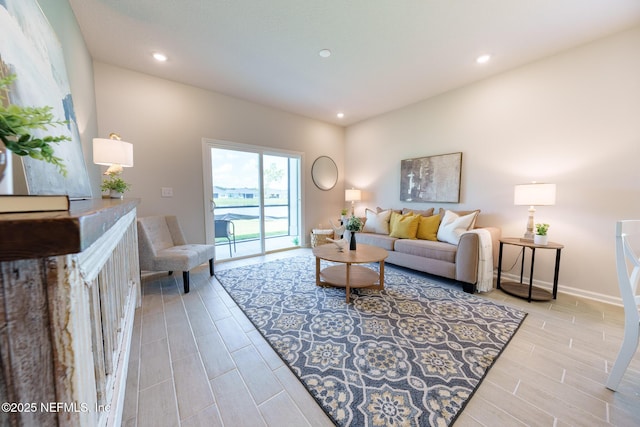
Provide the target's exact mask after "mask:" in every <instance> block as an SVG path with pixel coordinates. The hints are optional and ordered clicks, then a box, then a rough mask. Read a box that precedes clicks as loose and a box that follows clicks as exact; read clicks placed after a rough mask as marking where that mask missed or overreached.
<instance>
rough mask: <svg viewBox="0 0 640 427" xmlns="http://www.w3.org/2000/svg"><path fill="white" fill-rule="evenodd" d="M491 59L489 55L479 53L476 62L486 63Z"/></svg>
mask: <svg viewBox="0 0 640 427" xmlns="http://www.w3.org/2000/svg"><path fill="white" fill-rule="evenodd" d="M490 59H491V55H480V56H478V57H477V58H476V62H477V63H478V64H486V63H487V62H489V60H490Z"/></svg>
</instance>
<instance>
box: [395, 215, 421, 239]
mask: <svg viewBox="0 0 640 427" xmlns="http://www.w3.org/2000/svg"><path fill="white" fill-rule="evenodd" d="M420 218H421V216H420V215H413V214H407V215H401V214H397V213H395V212H393V213H392V214H391V224H390V225H391V234H389V236H391V237H397V238H399V239H415V238H416V233H417V232H418V224H420Z"/></svg>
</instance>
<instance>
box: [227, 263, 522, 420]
mask: <svg viewBox="0 0 640 427" xmlns="http://www.w3.org/2000/svg"><path fill="white" fill-rule="evenodd" d="M368 266H369V267H370V268H374V269H376V268H377V264H376V265H373V264H372V265H368ZM323 267H325V263H324V261H323ZM216 276H217V278H218V280H219V281H220V283H221V284H222V286H223V287H224V288H225V289H226V290H227V292H228V293H229V294H230V295H231V297H232V298H233V299H234V300H235V301H236V303H237V304H238V305H239V306H240V308H241V309H242V310H243V311H244V313H245V314H246V315H247V317H248V318H249V319H250V320H251V321H252V322H253V324H254V325H255V326H256V328H257V329H258V330H259V331H260V332H261V333H262V335H263V336H264V337H265V338H266V339H267V341H268V342H269V343H270V344H271V346H272V347H273V348H274V349H275V351H276V352H277V353H278V354H279V355H280V357H281V358H282V359H283V360H284V361H285V363H286V364H287V365H288V366H289V367H290V369H291V370H292V371H293V372H294V373H295V375H297V376H298V378H299V379H300V381H301V382H302V383H303V384H304V385H305V387H306V388H307V389H308V390H309V392H310V393H311V395H312V396H313V397H314V398H315V399H316V401H317V402H318V403H319V404H320V406H321V407H322V408H323V409H324V410H325V412H326V413H327V414H328V415H329V416H330V417H331V418H332V419H333V421H334V422H335V423H336V424H337V425H340V426H384V425H388V426H446V425H450V424H451V423H453V421H455V419H456V417H457V416H458V415H459V414H460V412H461V411H462V409H463V408H464V407H465V405H466V403H467V402H468V400H469V399H470V398H471V396H472V395H473V393H474V391H475V390H476V388H477V387H478V386H479V385H480V382H481V381H482V379H483V378H484V376H485V375H486V374H487V371H488V370H489V368H490V367H491V366H492V365H493V363H494V362H495V361H496V359H497V358H498V356H499V355H500V353H501V352H502V350H503V349H504V348H505V346H506V345H507V344H508V343H509V340H511V338H512V337H513V335H514V334H515V332H516V331H517V329H518V327H519V326H520V324H521V323H522V321H523V320H524V318H525V316H526V313H524V312H522V311H519V310H517V309H514V308H510V307H507V306H504V305H501V304H497V303H495V302H492V301H488V300H486V299H483V298H480V297H477V296H475V295H471V294H466V293H464V292H462V291H461V290H460V291H458V290H454V289H449V288H447V287H444V286H441V285H436V284H433V283H429V281H428V280H427V279H425V277H424V276H421V275H420V274H419V273H412V272H410V271H407V270H404V269H399V268H395V267H394V266H391V265H388V264H387V265H385V289H384V290H383V291H375V290H369V289H356V290H355V291H352V303H351V304H346V303H345V290H344V289H340V288H332V287H318V286H316V284H315V283H316V282H315V258H313V257H311V256H309V257H296V258H290V259H284V260H279V261H272V262H267V263H264V264H257V265H251V266H246V267H240V268H235V269H231V270H225V271H219V272H217V273H216Z"/></svg>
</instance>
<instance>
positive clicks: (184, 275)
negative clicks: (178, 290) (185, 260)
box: [182, 271, 189, 294]
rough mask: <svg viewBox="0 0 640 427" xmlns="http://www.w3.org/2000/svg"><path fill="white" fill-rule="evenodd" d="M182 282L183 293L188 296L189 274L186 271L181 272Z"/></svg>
mask: <svg viewBox="0 0 640 427" xmlns="http://www.w3.org/2000/svg"><path fill="white" fill-rule="evenodd" d="M182 281H183V282H184V293H185V294H188V293H189V272H188V271H183V272H182Z"/></svg>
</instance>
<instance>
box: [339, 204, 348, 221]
mask: <svg viewBox="0 0 640 427" xmlns="http://www.w3.org/2000/svg"><path fill="white" fill-rule="evenodd" d="M347 212H349V210H348V209H346V208H344V209H342V210H341V211H340V222H341V223H342V224H343V225H346V223H347Z"/></svg>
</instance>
